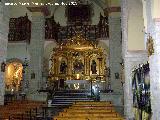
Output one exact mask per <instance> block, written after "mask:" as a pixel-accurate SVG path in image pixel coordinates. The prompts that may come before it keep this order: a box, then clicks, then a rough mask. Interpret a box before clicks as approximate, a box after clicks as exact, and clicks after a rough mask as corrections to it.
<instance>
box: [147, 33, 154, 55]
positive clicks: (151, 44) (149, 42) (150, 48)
mask: <svg viewBox="0 0 160 120" xmlns="http://www.w3.org/2000/svg"><path fill="white" fill-rule="evenodd" d="M147 50H148V56H151V55H152V54H153V53H154V42H153V38H152V36H150V35H149V36H148V38H147Z"/></svg>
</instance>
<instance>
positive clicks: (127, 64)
mask: <svg viewBox="0 0 160 120" xmlns="http://www.w3.org/2000/svg"><path fill="white" fill-rule="evenodd" d="M128 2H131V1H129V0H122V1H121V16H122V17H121V24H122V56H123V59H124V75H125V83H124V88H123V89H124V115H125V117H126V119H127V120H128V119H129V120H130V119H131V120H132V119H134V111H133V94H132V70H133V69H134V68H135V67H136V66H138V65H139V64H142V63H145V62H146V61H147V60H148V57H147V53H146V51H138V50H137V51H128V19H129V16H128V13H129V8H128V6H129V5H128V4H129V3H128ZM132 2H136V1H132ZM130 6H132V5H131V4H130Z"/></svg>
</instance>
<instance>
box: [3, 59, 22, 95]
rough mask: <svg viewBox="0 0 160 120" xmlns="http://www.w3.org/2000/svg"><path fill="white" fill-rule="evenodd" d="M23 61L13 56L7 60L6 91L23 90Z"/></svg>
mask: <svg viewBox="0 0 160 120" xmlns="http://www.w3.org/2000/svg"><path fill="white" fill-rule="evenodd" d="M22 79H23V61H22V60H20V59H18V58H12V59H9V60H7V61H6V67H5V91H6V92H14V91H15V92H16V91H19V90H22Z"/></svg>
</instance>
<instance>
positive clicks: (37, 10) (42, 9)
mask: <svg viewBox="0 0 160 120" xmlns="http://www.w3.org/2000/svg"><path fill="white" fill-rule="evenodd" d="M27 9H28V10H29V11H30V12H32V13H42V14H43V15H44V16H48V15H50V11H49V10H48V8H47V7H46V6H38V7H27Z"/></svg>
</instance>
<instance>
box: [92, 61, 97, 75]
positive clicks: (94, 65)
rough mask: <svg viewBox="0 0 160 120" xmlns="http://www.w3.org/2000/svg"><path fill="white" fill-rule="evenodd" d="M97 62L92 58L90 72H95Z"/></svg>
mask: <svg viewBox="0 0 160 120" xmlns="http://www.w3.org/2000/svg"><path fill="white" fill-rule="evenodd" d="M96 67H97V64H96V61H95V60H92V64H91V71H92V74H97V69H96Z"/></svg>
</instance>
